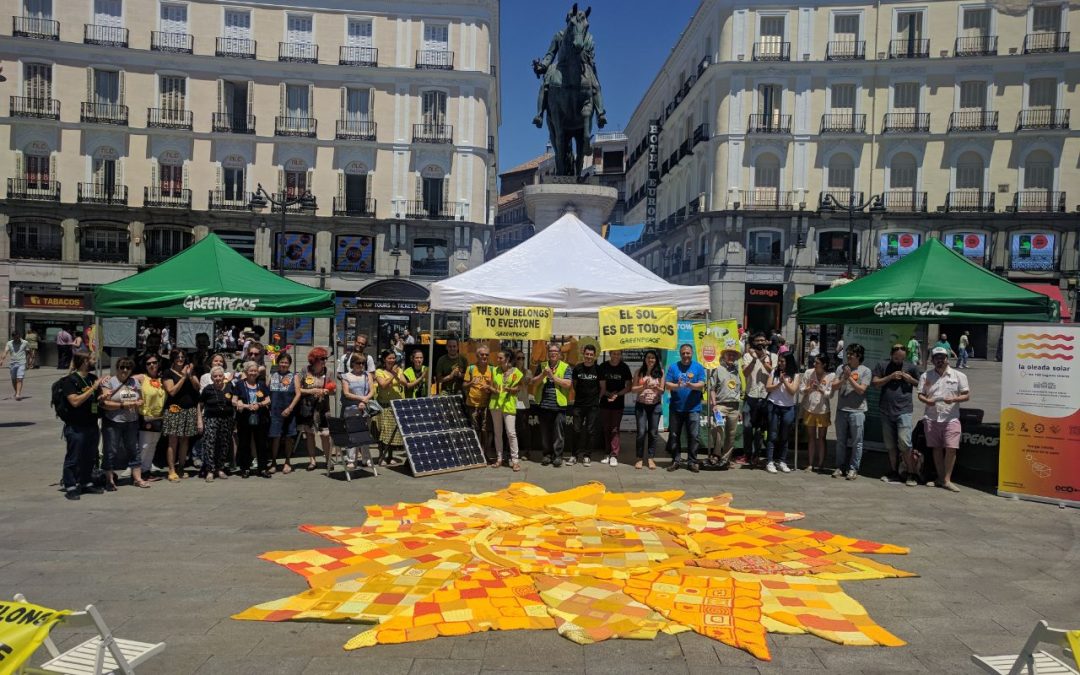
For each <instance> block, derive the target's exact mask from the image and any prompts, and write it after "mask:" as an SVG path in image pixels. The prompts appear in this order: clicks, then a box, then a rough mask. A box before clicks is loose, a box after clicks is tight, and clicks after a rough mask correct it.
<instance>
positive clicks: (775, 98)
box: [758, 84, 782, 124]
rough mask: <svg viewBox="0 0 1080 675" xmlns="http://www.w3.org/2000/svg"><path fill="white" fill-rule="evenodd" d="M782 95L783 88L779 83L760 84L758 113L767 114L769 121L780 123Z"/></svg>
mask: <svg viewBox="0 0 1080 675" xmlns="http://www.w3.org/2000/svg"><path fill="white" fill-rule="evenodd" d="M781 97H782V90H781V89H780V85H778V84H762V85H760V86H758V113H760V114H762V115H765V116H766V121H767V122H770V123H772V124H779V123H780V107H781V106H780V104H781V100H782V99H781Z"/></svg>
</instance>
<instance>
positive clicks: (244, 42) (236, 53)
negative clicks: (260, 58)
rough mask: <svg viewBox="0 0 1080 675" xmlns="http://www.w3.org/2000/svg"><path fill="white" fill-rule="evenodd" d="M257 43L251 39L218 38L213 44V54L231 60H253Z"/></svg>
mask: <svg viewBox="0 0 1080 675" xmlns="http://www.w3.org/2000/svg"><path fill="white" fill-rule="evenodd" d="M257 47H258V43H257V42H256V41H255V40H252V39H251V38H238V37H219V38H217V41H216V43H215V44H214V54H216V55H217V56H225V57H228V58H231V59H253V58H255V49H256V48H257Z"/></svg>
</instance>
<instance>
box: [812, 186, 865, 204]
mask: <svg viewBox="0 0 1080 675" xmlns="http://www.w3.org/2000/svg"><path fill="white" fill-rule="evenodd" d="M826 197H832V198H833V201H835V202H836V203H837V204H839V205H840V207H841V208H843V207H848V206H857V205H859V204H862V203H863V193H862V192H861V191H859V190H850V189H846V188H829V189H827V190H822V191H821V193H820V194H818V208H821V207H822V206H824V205H825V198H826Z"/></svg>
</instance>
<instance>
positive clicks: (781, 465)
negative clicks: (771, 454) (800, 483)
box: [776, 462, 791, 473]
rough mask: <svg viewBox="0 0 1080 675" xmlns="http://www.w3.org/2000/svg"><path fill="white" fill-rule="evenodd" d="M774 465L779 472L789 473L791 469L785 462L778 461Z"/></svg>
mask: <svg viewBox="0 0 1080 675" xmlns="http://www.w3.org/2000/svg"><path fill="white" fill-rule="evenodd" d="M776 466H777V468H778V469H780V473H791V469H790V468H788V465H787V464H786V463H785V462H780V463H779V464H777V465H776Z"/></svg>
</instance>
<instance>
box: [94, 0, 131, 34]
mask: <svg viewBox="0 0 1080 675" xmlns="http://www.w3.org/2000/svg"><path fill="white" fill-rule="evenodd" d="M122 9H123V6H122V4H121V0H94V23H95V24H96V25H98V26H108V27H110V28H123V26H124V18H123V11H122Z"/></svg>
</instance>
